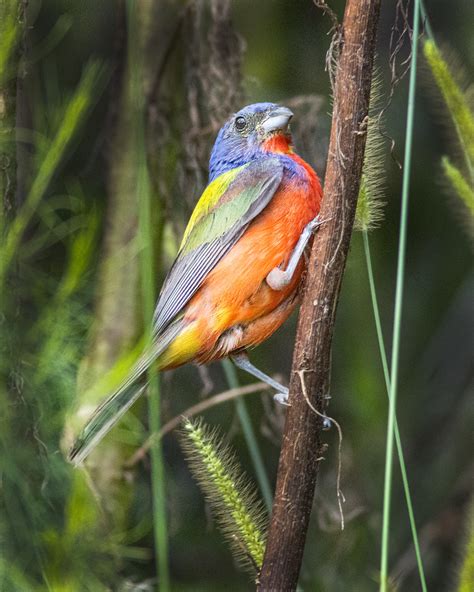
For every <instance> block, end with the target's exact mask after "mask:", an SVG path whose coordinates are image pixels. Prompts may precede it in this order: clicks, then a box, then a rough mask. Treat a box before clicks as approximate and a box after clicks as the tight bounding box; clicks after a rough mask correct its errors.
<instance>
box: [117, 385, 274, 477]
mask: <svg viewBox="0 0 474 592" xmlns="http://www.w3.org/2000/svg"><path fill="white" fill-rule="evenodd" d="M268 390H270V387H269V386H268V384H266V383H264V382H255V383H253V384H248V385H246V386H241V387H239V388H232V389H229V390H227V391H223V392H222V393H219V394H217V395H214V396H213V397H209V398H208V399H205V400H204V401H200V402H199V403H196V405H192V406H191V407H188V409H186V410H185V411H183V412H182V413H180V414H179V415H177V416H176V417H173V419H170V420H169V421H168V422H166V423H165V424H164V426H163V427H162V428H161V429H160V431H159V432H154V433H153V434H150V435H149V436H148V438H147V439H146V440H145V442H144V443H143V444H142V446H140V448H139V449H138V450H137V451H136V452H134V454H133V455H132V456H131V457H130V458H129V459H128V460H127V461H126V462H125V464H124V466H125V468H130V467H133V466H134V465H135V464H137V463H138V462H140V461H141V460H143V458H144V457H145V455H146V454H147V453H148V451H149V450H150V448H151V447H152V446H153V445H154V444H155V443H156V442H157V441H159V440H161V439H162V438H163V437H164V436H166V434H169V433H170V432H172V431H173V430H174V429H175V428H177V427H178V426H179V425H180V424H181V422H182V420H183V418H189V417H194V416H195V415H198V414H199V413H202V412H203V411H207V410H208V409H211V408H212V407H215V406H216V405H221V404H222V403H226V402H227V401H231V400H232V399H236V398H238V397H242V396H245V395H251V394H252V393H257V392H259V391H268Z"/></svg>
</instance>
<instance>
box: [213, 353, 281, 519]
mask: <svg viewBox="0 0 474 592" xmlns="http://www.w3.org/2000/svg"><path fill="white" fill-rule="evenodd" d="M222 367H223V368H224V372H225V375H226V378H227V382H228V384H229V386H230V388H238V387H239V379H238V377H237V372H236V370H235V368H234V365H233V364H232V362H231V361H230V360H223V362H222ZM235 408H236V410H237V415H238V417H239V421H240V425H241V426H242V431H243V433H244V437H245V441H246V443H247V446H248V449H249V453H250V457H251V459H252V463H253V466H254V469H255V474H256V476H257V481H258V485H259V487H260V491H261V492H262V496H263V499H264V501H265V505H266V507H267V509H268V511H269V512H270V511H271V509H272V503H273V496H272V488H271V486H270V481H269V479H268V475H267V472H266V470H265V464H264V462H263V458H262V453H261V452H260V448H259V446H258V441H257V438H256V436H255V432H254V429H253V427H252V422H251V420H250V416H249V412H248V411H247V405H246V404H245V401H244V400H243V399H242V397H238V398H237V399H236V400H235Z"/></svg>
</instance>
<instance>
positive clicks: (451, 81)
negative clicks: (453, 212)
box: [423, 40, 474, 216]
mask: <svg viewBox="0 0 474 592" xmlns="http://www.w3.org/2000/svg"><path fill="white" fill-rule="evenodd" d="M423 49H424V55H425V58H426V61H427V62H428V65H429V67H430V70H431V73H432V75H433V78H434V80H435V82H436V85H437V87H438V89H439V91H440V93H441V96H442V97H443V101H444V104H445V106H446V109H447V111H448V113H449V115H450V118H451V121H452V123H453V125H454V128H455V130H456V136H457V139H458V142H459V145H460V147H461V150H462V154H463V158H464V163H465V169H466V171H467V178H466V174H465V173H464V172H462V171H461V170H460V168H459V167H457V166H456V165H454V164H453V163H452V161H451V159H450V158H448V157H447V156H443V158H442V160H441V166H442V170H443V174H444V177H445V179H446V181H447V185H448V187H449V189H450V190H451V191H452V193H453V194H454V195H456V196H457V197H458V198H459V199H460V200H461V201H462V203H463V204H464V205H465V206H466V208H467V210H468V212H469V213H470V215H471V216H473V215H474V189H473V184H474V114H473V112H472V109H471V108H470V105H469V100H468V97H467V95H466V94H465V93H464V92H463V91H462V89H461V87H460V85H459V84H458V83H457V82H456V79H455V76H454V74H453V72H452V71H451V68H450V66H449V65H448V63H447V61H446V60H445V59H444V57H443V55H442V54H441V52H440V50H439V49H438V47H437V46H436V44H435V42H434V41H433V40H428V41H426V42H425V44H424V47H423Z"/></svg>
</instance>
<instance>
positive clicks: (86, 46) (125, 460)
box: [0, 0, 474, 592]
mask: <svg viewBox="0 0 474 592" xmlns="http://www.w3.org/2000/svg"><path fill="white" fill-rule="evenodd" d="M382 4H383V6H382V13H381V19H380V25H379V33H378V44H377V60H376V62H377V77H378V79H379V87H380V88H379V91H378V92H379V95H380V96H379V97H378V103H379V104H380V105H381V106H386V107H387V108H386V109H385V111H384V116H383V129H384V131H385V133H386V135H387V138H386V139H385V141H384V142H383V144H382V145H383V150H382V156H381V162H382V165H383V169H382V170H383V175H382V177H381V179H380V188H381V192H382V201H383V202H385V207H384V219H383V221H382V222H381V223H380V224H379V227H378V228H376V229H374V230H373V231H372V232H371V233H370V243H371V249H372V257H373V265H374V273H375V281H376V287H377V292H378V296H379V303H380V307H381V316H382V326H383V331H384V335H385V341H386V344H387V348H388V349H389V344H390V343H391V332H392V318H393V305H394V287H395V269H396V257H397V245H398V225H399V213H400V208H399V205H400V194H401V180H402V173H401V170H400V168H399V166H398V164H397V163H398V161H402V160H403V140H404V131H405V116H406V103H407V86H408V84H407V78H406V77H405V78H401V79H400V80H399V81H398V80H396V81H395V84H394V83H393V80H392V77H391V64H393V59H392V60H391V45H390V43H391V36H392V37H393V39H392V49H393V47H394V46H395V45H396V43H397V41H398V40H400V44H399V45H400V51H399V53H398V54H397V56H396V67H397V70H396V71H397V77H398V78H400V76H399V75H400V74H401V73H402V72H403V71H404V68H405V66H406V64H405V66H404V60H406V58H407V57H408V55H409V51H410V48H409V39H408V35H407V34H406V32H405V33H404V32H403V29H404V25H403V18H401V15H400V11H399V10H398V9H399V8H400V7H406V3H405V2H399V3H398V8H397V6H396V4H397V3H396V2H384V3H382ZM331 6H332V7H333V9H334V10H335V11H336V13H337V15H338V16H339V18H340V19H342V14H343V6H344V2H342V1H335V2H331ZM426 9H427V12H428V14H429V16H430V21H431V27H432V30H433V34H434V36H435V39H436V41H437V43H438V44H439V46H440V47H441V48H442V50H443V52H444V55H445V56H446V57H447V59H448V62H449V64H450V65H451V67H452V69H453V72H454V73H455V74H456V76H457V77H458V78H459V79H460V82H461V84H462V86H463V89H466V88H467V87H468V84H469V83H470V82H471V81H472V68H473V65H474V37H473V35H472V8H471V3H470V2H469V0H457V1H456V2H454V3H449V2H443V1H442V0H426ZM0 10H1V11H3V14H2V13H1V12H0V16H1V17H3V18H0V22H1V23H3V24H0V73H1V79H0V80H1V88H0V125H1V129H0V134H1V136H0V152H1V154H0V161H1V163H2V164H1V166H0V175H1V190H2V194H3V208H2V213H1V226H0V227H1V228H2V231H3V230H4V229H5V228H7V229H10V231H11V230H12V229H13V231H11V232H10V233H9V235H8V237H9V240H7V241H6V242H4V244H3V247H2V257H3V259H2V264H1V266H0V274H1V278H0V279H1V281H2V287H3V290H2V298H1V310H0V331H1V335H0V357H1V359H0V372H1V384H0V388H1V391H2V392H1V398H0V406H1V413H0V441H1V452H0V471H1V479H0V504H1V506H0V507H1V511H0V548H1V556H0V589H1V590H2V591H8V592H9V591H10V590H11V591H17V590H25V591H27V590H54V591H58V590H64V591H76V590H78V591H79V590H81V591H89V590H91V591H96V590H98V591H100V590H119V591H125V590H126V591H132V590H143V591H145V590H153V589H156V588H157V586H158V583H159V580H160V578H159V573H158V571H159V570H157V567H156V563H155V552H154V546H155V545H154V524H155V528H156V520H157V518H156V507H155V510H154V508H153V496H152V491H153V488H152V485H151V481H152V480H151V463H150V459H149V457H148V455H146V454H144V455H141V456H140V457H139V458H138V460H137V459H135V460H134V461H133V460H132V462H130V458H131V457H132V455H133V454H134V453H135V452H136V451H137V449H139V447H140V446H141V445H142V444H143V443H144V442H145V440H146V438H147V436H148V433H149V431H150V422H149V419H148V418H149V414H148V404H147V401H146V400H144V401H140V402H139V403H138V404H137V405H136V406H135V407H134V409H133V410H132V412H130V413H128V414H127V417H126V418H125V420H124V421H123V422H122V423H121V424H120V425H119V426H117V428H115V429H114V430H113V432H112V433H111V434H110V436H108V437H107V439H106V441H105V442H104V443H103V444H101V446H100V448H99V449H98V450H97V451H96V452H95V453H94V455H93V456H92V458H91V460H90V462H89V465H88V472H87V473H85V472H84V471H75V470H74V469H73V468H72V467H71V466H70V465H69V464H68V463H67V462H66V461H65V460H64V456H63V450H64V449H65V447H66V446H67V445H68V443H70V441H71V434H73V433H75V432H77V428H78V427H79V426H80V425H82V423H83V422H84V418H85V416H86V414H87V412H90V409H91V408H92V407H93V406H95V405H96V404H97V402H98V399H99V397H98V395H97V393H94V390H93V389H92V388H91V386H92V385H93V384H95V383H96V382H97V380H98V379H99V378H100V377H102V376H103V375H104V373H105V372H106V371H107V370H109V369H110V368H111V367H113V366H114V365H115V364H116V363H117V361H118V360H124V359H126V356H127V354H128V353H129V352H130V351H132V350H133V348H134V347H135V346H136V344H137V343H138V341H139V339H140V337H141V336H142V335H143V332H144V330H146V327H147V314H148V313H147V312H146V311H147V304H146V303H147V302H148V301H149V299H150V294H152V295H156V294H157V293H158V290H159V286H160V284H161V281H162V279H163V277H164V274H165V273H166V270H167V269H168V268H169V265H170V263H171V261H172V258H173V256H174V254H175V253H176V250H177V247H178V245H179V240H180V236H181V234H182V232H183V230H184V226H185V223H186V221H187V218H188V217H189V215H190V212H191V211H192V208H193V205H194V204H195V202H196V200H197V199H198V197H199V195H200V194H201V192H202V190H203V188H204V186H205V184H206V180H207V162H208V157H209V153H210V149H211V146H212V143H213V140H214V138H215V135H216V133H217V131H218V129H219V127H220V125H221V124H222V123H223V122H224V121H225V119H226V118H227V117H228V116H229V114H231V113H232V112H234V111H235V110H237V109H238V108H240V107H241V106H243V105H245V104H247V103H251V102H256V101H273V102H280V103H282V104H284V105H288V106H290V107H291V108H292V110H293V111H294V112H295V118H294V126H293V135H294V141H295V145H296V148H297V151H298V153H300V154H301V155H302V156H303V157H305V158H306V159H307V160H308V161H309V162H310V163H312V164H313V165H314V166H315V168H316V170H317V171H318V173H319V174H320V175H321V177H323V176H324V167H325V159H326V150H327V144H328V136H329V129H330V123H331V120H330V111H331V93H330V84H329V79H328V75H327V72H326V71H325V59H326V51H327V49H328V46H329V43H330V38H331V37H330V35H328V31H329V30H330V28H331V21H330V19H329V18H328V17H327V16H324V15H323V13H322V11H321V10H319V9H318V8H316V7H315V6H314V4H313V3H312V2H311V1H309V0H305V1H301V2H290V1H287V0H286V1H283V0H278V1H277V0H274V1H270V0H266V1H264V2H258V3H256V2H251V1H250V0H235V1H234V2H230V1H228V0H222V1H218V0H211V1H209V2H205V1H204V0H201V1H195V2H174V1H172V0H159V1H156V0H155V1H152V0H149V1H147V0H140V1H138V0H137V1H136V2H128V3H125V2H122V1H112V0H103V1H102V2H93V1H91V0H84V1H83V2H74V1H71V0H45V1H43V2H40V1H38V0H29V1H26V0H25V1H23V2H21V1H20V2H13V1H11V0H10V1H9V0H6V1H5V0H2V1H0ZM12 14H13V17H11V15H12ZM397 14H398V21H397V23H396V24H397V26H396V28H395V29H394V24H395V19H396V15H397ZM12 23H13V25H12ZM2 27H3V29H2ZM8 44H10V47H13V50H11V51H9V50H8V46H9V45H8ZM5 48H7V49H5ZM391 91H393V97H392V99H391V100H390V101H389V96H390V93H391ZM470 96H471V98H472V86H471V91H470ZM391 139H393V141H394V146H395V147H394V149H393V151H392V153H391V148H390V147H391ZM446 154H447V155H449V156H450V158H452V159H453V161H454V162H456V161H458V162H459V160H460V159H461V157H460V150H459V147H458V145H457V142H456V136H455V132H454V129H453V126H452V123H451V121H450V118H449V115H448V114H447V113H446V112H445V110H444V108H443V104H442V101H441V99H440V96H439V93H438V91H437V89H436V86H435V85H434V82H433V79H432V77H431V74H430V72H429V70H428V67H427V65H426V63H424V61H423V60H421V64H420V67H419V72H418V90H417V103H416V119H415V133H414V161H413V167H412V177H411V196H410V214H409V230H408V255H407V257H408V259H407V276H406V291H405V306H404V316H403V327H402V350H401V367H400V370H401V373H400V389H399V401H398V421H399V426H400V431H401V436H402V441H403V445H404V450H405V456H406V462H407V469H408V476H409V481H410V486H411V490H412V495H413V502H414V511H415V516H416V521H417V525H418V532H419V537H420V544H421V549H422V554H423V558H424V563H425V570H426V574H427V580H428V587H429V589H430V590H432V591H433V592H436V591H444V590H451V589H455V587H456V585H457V575H456V574H457V572H458V570H459V567H460V564H461V561H462V554H463V545H464V543H465V541H466V539H467V533H468V525H469V518H468V507H469V497H470V494H471V487H472V481H471V478H472V469H473V455H472V451H473V441H472V426H473V419H474V408H473V405H472V394H473V392H472V386H473V368H472V363H471V360H472V335H473V333H472V329H473V326H472V325H473V322H472V296H473V280H472V275H471V265H472V218H470V217H469V212H468V211H467V209H465V208H464V207H463V205H462V204H461V202H460V201H459V200H458V199H457V197H456V196H454V195H451V194H450V191H449V187H448V186H447V184H446V181H445V180H444V179H443V175H442V170H441V164H440V163H441V157H442V156H443V155H446ZM461 160H462V159H461ZM146 241H148V243H146ZM149 244H152V245H153V249H152V250H151V251H150V249H148V251H149V255H150V256H151V255H152V257H150V258H149V259H147V261H150V260H151V259H152V260H153V263H152V269H153V274H152V273H149V270H150V267H147V263H146V262H145V264H143V260H142V259H143V258H142V256H141V255H142V253H143V250H144V249H146V248H147V245H149ZM295 325H296V317H295V316H294V317H292V319H291V321H290V322H288V323H287V324H286V325H285V327H284V328H283V329H282V330H280V331H279V332H278V333H277V334H276V335H274V336H273V337H272V338H271V339H270V340H269V341H268V342H267V343H266V344H264V345H263V346H261V347H260V348H259V349H258V350H256V351H255V352H253V354H252V359H253V360H254V361H255V363H256V364H257V365H258V366H259V367H261V368H262V369H264V370H265V371H266V372H268V373H270V374H272V375H277V374H278V375H280V377H281V379H282V380H283V381H286V380H287V378H288V376H289V371H290V366H291V356H292V350H293V339H294V333H295ZM238 378H239V380H240V382H241V384H243V385H244V384H248V383H251V382H252V379H251V378H250V377H248V376H246V375H241V374H239V375H238ZM228 388H229V384H228V382H227V379H226V375H225V372H224V371H223V368H222V366H221V365H220V364H214V365H212V366H210V367H208V368H205V369H197V368H196V367H192V366H190V367H185V368H182V369H178V370H176V371H172V372H167V373H165V374H164V375H163V376H162V377H161V418H162V422H163V423H164V422H166V421H168V420H169V419H171V418H173V417H175V416H176V415H179V414H180V413H182V412H183V411H185V410H186V409H187V408H188V407H190V406H191V405H193V404H195V403H197V402H198V401H200V400H202V399H204V398H205V397H208V396H211V395H214V394H216V393H219V392H221V391H224V390H226V389H228ZM331 395H332V399H331V403H330V407H329V414H330V415H331V416H333V417H334V418H336V419H337V421H338V422H339V423H340V425H341V427H342V431H343V436H344V438H343V448H342V477H341V478H342V481H341V487H342V491H343V492H344V495H345V498H346V503H345V504H344V514H345V529H344V531H341V529H340V519H339V511H338V502H337V496H336V473H337V466H338V456H337V450H338V438H337V431H336V430H335V429H332V430H330V431H329V432H327V433H326V434H325V438H326V440H327V442H328V444H329V448H328V452H327V454H326V458H325V461H324V462H323V463H322V464H321V470H320V476H319V483H318V487H317V494H316V498H315V502H314V510H313V516H312V522H311V526H310V531H309V536H308V543H307V548H306V554H305V559H304V565H303V571H302V575H301V586H302V589H304V590H322V591H326V590H328V591H329V590H331V591H332V590H357V591H365V590H374V589H376V587H377V573H378V569H379V553H380V529H381V522H382V495H383V475H384V461H385V436H386V418H387V396H386V391H385V383H384V378H383V372H382V366H381V362H380V355H379V351H378V345H377V337H376V332H375V325H374V321H373V312H372V305H371V300H370V292H369V283H368V278H367V269H366V264H365V259H364V250H363V241H362V236H361V234H360V233H357V232H355V233H354V235H353V239H352V244H351V250H350V254H349V259H348V263H347V269H346V273H345V277H344V282H343V286H342V293H341V300H340V304H339V310H338V318H337V326H336V331H335V339H334V348H333V370H332V391H331ZM245 404H246V407H247V409H248V411H249V414H250V417H251V424H252V427H253V430H254V432H255V434H256V437H257V440H258V444H259V447H260V449H261V452H262V455H263V458H264V464H265V469H266V472H267V474H268V478H269V480H270V482H271V484H272V487H273V484H274V481H275V477H276V468H277V463H278V454H279V440H280V436H281V429H282V426H283V421H284V410H283V409H282V408H281V407H278V406H276V405H275V404H274V403H273V400H272V398H271V396H270V395H269V393H268V392H267V393H258V392H257V393H254V394H252V395H248V396H246V397H245ZM203 417H204V419H205V421H206V422H207V423H209V424H210V425H212V426H218V427H220V429H221V431H222V433H224V434H225V438H226V441H228V442H229V443H230V444H231V445H232V447H233V448H234V449H235V450H236V452H237V456H238V459H239V461H240V463H241V465H242V467H243V468H244V469H245V471H246V472H247V473H248V475H249V476H250V478H251V479H252V480H255V474H254V468H253V464H252V462H251V458H250V454H249V450H248V447H247V445H246V442H245V438H244V436H243V432H242V427H241V424H240V423H239V419H238V415H237V413H236V406H235V404H234V402H232V401H231V402H228V403H225V404H222V405H219V406H216V407H214V408H213V409H211V410H209V411H206V412H205V414H204V415H203ZM162 445H163V458H164V473H165V476H164V479H163V485H164V491H165V498H164V499H165V510H166V516H167V535H166V536H167V539H168V542H169V566H170V567H169V569H170V578H171V589H172V590H193V591H196V590H206V591H208V590H209V591H213V590H216V591H218V590H224V589H226V590H232V591H234V590H235V591H238V590H248V589H251V588H252V579H251V577H250V578H249V576H248V574H246V573H245V572H242V571H241V570H239V568H238V566H237V565H236V563H235V561H234V560H233V558H232V554H231V552H230V551H229V548H228V546H227V544H226V542H225V540H224V539H223V537H222V534H221V532H220V531H219V530H218V528H217V527H216V525H215V523H214V522H213V520H212V517H211V514H210V512H209V509H208V507H207V505H206V502H205V500H204V498H203V495H202V493H201V491H200V490H199V489H198V487H197V485H196V484H195V481H194V480H193V478H192V476H191V474H190V471H189V469H188V466H187V464H186V462H185V459H184V457H183V454H182V451H181V448H180V445H179V440H178V438H177V435H176V432H173V433H170V434H168V435H166V436H165V437H164V439H163V441H162ZM395 462H396V465H395V473H394V475H395V482H394V490H393V503H392V523H391V524H392V526H391V535H390V536H391V539H390V540H391V547H390V553H391V555H390V565H391V574H392V576H393V579H394V581H395V582H396V585H397V586H398V589H399V590H406V591H412V590H418V589H420V588H419V580H418V575H417V570H416V562H415V555H414V551H413V545H412V539H411V534H410V526H409V522H408V516H407V510H406V504H405V498H404V494H403V490H402V485H401V480H400V473H399V470H398V464H397V461H395Z"/></svg>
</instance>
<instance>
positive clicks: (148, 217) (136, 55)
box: [127, 0, 170, 592]
mask: <svg viewBox="0 0 474 592" xmlns="http://www.w3.org/2000/svg"><path fill="white" fill-rule="evenodd" d="M136 8H137V7H136V5H135V1H134V0H129V2H128V15H127V16H128V25H129V55H128V76H129V84H130V88H129V91H130V106H131V109H132V110H133V115H134V116H135V120H134V133H135V134H136V150H137V160H136V164H137V168H138V176H137V192H138V198H139V200H138V201H139V238H140V241H141V247H142V248H141V256H140V272H141V284H142V293H143V320H144V322H145V326H146V327H151V326H152V320H153V310H154V305H155V262H154V257H153V222H152V203H151V189H150V180H149V176H148V167H147V158H146V144H145V131H144V104H143V93H142V79H143V56H142V55H141V53H140V50H139V39H140V37H139V35H140V31H139V29H138V20H137V13H136ZM154 205H155V207H156V205H157V204H154ZM150 337H151V336H150ZM148 384H149V388H148V414H149V422H150V426H149V427H150V432H151V433H154V432H159V430H160V427H161V404H160V384H159V377H158V372H157V370H156V368H155V366H154V365H152V366H150V369H149V370H148ZM150 459H151V486H152V495H153V535H154V542H155V554H156V555H155V560H156V566H157V570H158V578H159V590H160V591H161V592H169V590H170V575H169V566H168V527H167V517H166V493H165V468H164V462H163V450H162V445H161V441H160V440H156V441H155V443H154V444H153V446H152V447H151V450H150Z"/></svg>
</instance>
